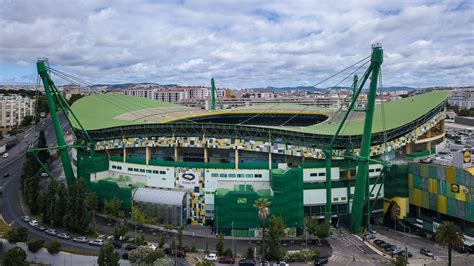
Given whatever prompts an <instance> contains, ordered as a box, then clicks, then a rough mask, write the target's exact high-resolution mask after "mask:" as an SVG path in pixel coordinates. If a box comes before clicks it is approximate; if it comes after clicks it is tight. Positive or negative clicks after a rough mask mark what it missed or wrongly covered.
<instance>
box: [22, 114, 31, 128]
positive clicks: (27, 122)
mask: <svg viewBox="0 0 474 266" xmlns="http://www.w3.org/2000/svg"><path fill="white" fill-rule="evenodd" d="M32 122H33V116H31V115H27V116H25V117H23V120H22V121H21V123H20V126H21V127H29V126H31V123H32Z"/></svg>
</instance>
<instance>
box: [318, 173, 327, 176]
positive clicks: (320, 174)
mask: <svg viewBox="0 0 474 266" xmlns="http://www.w3.org/2000/svg"><path fill="white" fill-rule="evenodd" d="M318 176H326V173H319V174H318Z"/></svg>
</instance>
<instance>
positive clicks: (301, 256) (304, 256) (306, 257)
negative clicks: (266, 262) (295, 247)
mask: <svg viewBox="0 0 474 266" xmlns="http://www.w3.org/2000/svg"><path fill="white" fill-rule="evenodd" d="M318 257H319V252H318V251H316V250H312V249H307V248H304V249H302V250H300V251H298V252H292V253H288V252H287V253H286V254H285V256H283V259H284V260H285V261H286V262H302V261H303V262H307V261H311V260H315V259H316V258H318Z"/></svg>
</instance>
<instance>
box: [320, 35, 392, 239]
mask: <svg viewBox="0 0 474 266" xmlns="http://www.w3.org/2000/svg"><path fill="white" fill-rule="evenodd" d="M370 58H371V59H370V65H369V67H368V68H367V70H366V71H365V73H364V75H363V76H362V78H361V80H360V81H359V84H358V85H357V82H358V79H357V76H355V77H354V84H353V87H352V90H353V91H352V99H351V103H350V105H349V107H348V110H347V111H346V113H345V114H344V117H343V118H342V121H341V122H340V124H339V126H338V128H337V130H336V132H335V133H334V135H333V136H332V138H331V141H330V142H329V144H328V145H326V147H325V148H324V149H323V153H324V155H325V168H326V210H325V212H326V221H327V222H329V223H330V222H331V218H332V209H331V205H332V195H331V189H332V186H331V160H332V157H333V151H334V148H335V143H336V139H337V137H338V136H339V134H340V133H341V130H342V129H343V127H344V125H345V123H346V122H347V119H348V117H349V115H350V114H351V113H352V112H353V111H354V110H355V107H356V102H357V99H358V97H359V94H360V93H361V91H362V88H363V87H364V85H365V83H366V81H367V80H368V79H369V78H370V88H369V92H368V97H367V105H366V107H365V109H364V110H362V111H363V112H365V121H364V131H363V134H362V143H361V146H360V150H359V154H358V155H356V154H354V152H353V151H352V152H348V153H347V154H346V155H345V156H344V157H346V158H348V159H352V160H355V161H357V162H358V163H357V174H356V184H355V191H354V200H353V204H352V209H351V218H350V228H351V231H352V232H353V233H359V232H360V231H361V226H362V219H363V212H364V208H366V209H367V210H368V212H367V213H368V215H370V212H369V210H370V207H369V203H370V201H369V199H370V198H369V197H370V194H371V193H368V190H369V178H368V173H369V162H375V163H379V164H382V165H383V166H384V168H389V167H390V163H389V162H385V161H382V160H375V159H371V158H370V146H371V140H372V124H373V118H374V107H375V97H376V92H377V84H378V80H379V73H380V67H381V65H382V62H383V50H382V46H381V45H380V44H374V45H372V54H371V57H370ZM374 188H375V186H374V187H373V189H374ZM377 195H378V193H377ZM348 196H349V195H348ZM348 198H349V197H348ZM348 200H349V199H348ZM367 223H369V221H367Z"/></svg>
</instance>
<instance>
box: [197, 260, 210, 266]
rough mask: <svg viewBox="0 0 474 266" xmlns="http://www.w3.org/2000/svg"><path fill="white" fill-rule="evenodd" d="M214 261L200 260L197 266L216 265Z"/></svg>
mask: <svg viewBox="0 0 474 266" xmlns="http://www.w3.org/2000/svg"><path fill="white" fill-rule="evenodd" d="M214 265H215V264H214V262H212V261H209V260H204V259H203V260H200V261H199V262H198V263H196V266H214Z"/></svg>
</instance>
